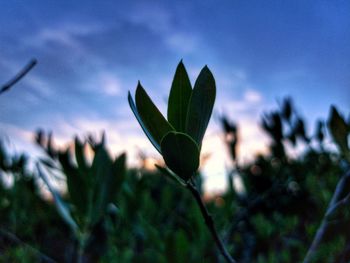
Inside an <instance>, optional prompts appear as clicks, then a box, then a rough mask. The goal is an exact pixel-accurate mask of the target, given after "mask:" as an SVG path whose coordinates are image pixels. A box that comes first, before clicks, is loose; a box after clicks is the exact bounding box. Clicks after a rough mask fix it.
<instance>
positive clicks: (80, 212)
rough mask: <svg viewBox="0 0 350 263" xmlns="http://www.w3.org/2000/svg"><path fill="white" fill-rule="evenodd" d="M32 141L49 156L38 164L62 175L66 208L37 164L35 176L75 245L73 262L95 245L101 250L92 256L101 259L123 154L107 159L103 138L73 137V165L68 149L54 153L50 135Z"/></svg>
mask: <svg viewBox="0 0 350 263" xmlns="http://www.w3.org/2000/svg"><path fill="white" fill-rule="evenodd" d="M36 141H37V142H38V143H39V145H40V146H41V147H42V148H43V149H44V150H45V152H46V153H47V155H48V157H49V159H47V158H46V159H41V164H42V165H44V166H45V167H46V168H47V169H48V170H49V171H51V172H52V173H53V172H54V171H55V170H56V171H57V169H59V170H60V171H61V172H62V173H63V175H64V176H65V179H66V182H67V192H68V195H69V199H68V201H69V205H68V204H67V203H66V202H65V201H64V200H63V199H62V198H61V197H60V195H59V194H58V193H57V192H56V191H55V190H54V189H53V188H52V187H51V186H50V183H49V181H48V180H47V178H46V176H45V174H44V171H43V169H42V168H41V165H38V173H39V175H40V176H41V178H42V179H43V180H44V182H45V183H46V185H47V186H48V188H49V190H50V192H51V194H52V195H53V197H54V200H55V204H56V207H57V210H58V212H59V213H60V215H61V216H62V218H63V219H64V221H65V222H66V223H67V224H68V225H69V227H70V228H71V231H72V232H73V234H74V236H75V238H76V240H77V242H78V245H77V260H76V261H77V262H79V263H80V262H83V256H84V251H85V250H86V249H87V248H88V247H91V246H92V245H94V246H96V245H97V243H98V245H99V247H101V249H102V251H98V255H96V256H101V254H102V253H103V250H104V249H103V247H104V245H103V244H105V242H106V240H105V236H106V235H107V234H106V233H105V230H104V220H105V218H106V216H107V215H108V206H109V205H110V204H112V203H113V201H114V197H115V195H116V194H117V192H118V191H119V190H120V187H121V185H122V182H123V180H124V174H125V169H126V168H125V159H126V156H125V154H121V155H120V156H119V157H117V158H116V159H114V160H113V159H111V157H110V156H109V154H108V152H107V150H106V148H105V146H104V137H103V138H102V140H101V142H96V141H95V140H94V139H93V138H92V137H89V139H88V140H86V141H85V142H84V143H82V142H81V141H80V140H79V139H78V138H76V139H75V142H74V150H75V155H74V158H75V162H74V159H73V156H72V155H71V153H70V149H69V147H68V148H67V149H66V150H63V151H61V150H57V149H56V148H55V147H54V146H53V142H52V136H51V135H49V136H48V138H47V139H46V138H45V136H44V134H43V132H41V131H39V132H38V133H37V136H36ZM88 146H89V147H90V149H91V150H92V151H93V154H94V157H93V160H92V163H91V164H89V163H88V160H87V156H86V150H87V147H88ZM56 163H58V164H59V165H56ZM92 247H93V246H92Z"/></svg>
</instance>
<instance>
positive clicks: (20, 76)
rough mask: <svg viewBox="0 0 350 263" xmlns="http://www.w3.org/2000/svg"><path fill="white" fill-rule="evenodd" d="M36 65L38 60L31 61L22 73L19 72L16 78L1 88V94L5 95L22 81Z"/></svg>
mask: <svg viewBox="0 0 350 263" xmlns="http://www.w3.org/2000/svg"><path fill="white" fill-rule="evenodd" d="M36 64H37V61H36V59H32V60H31V61H29V63H28V64H27V65H26V66H25V67H24V68H23V69H22V70H21V71H20V72H18V73H17V75H16V76H14V77H13V78H12V79H11V80H9V81H8V82H7V83H5V84H4V85H3V86H2V87H1V88H0V94H2V93H4V92H5V91H8V90H9V89H10V88H11V87H12V86H13V85H15V84H16V83H17V82H18V81H19V80H20V79H22V78H23V77H24V76H25V75H26V74H27V73H28V72H29V71H30V70H31V69H32V68H33V67H34V66H35V65H36Z"/></svg>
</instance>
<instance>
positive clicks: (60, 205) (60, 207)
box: [37, 164, 78, 233]
mask: <svg viewBox="0 0 350 263" xmlns="http://www.w3.org/2000/svg"><path fill="white" fill-rule="evenodd" d="M37 170H38V174H39V176H40V178H41V179H42V180H43V181H44V183H45V184H46V186H47V188H48V189H49V191H50V193H51V194H52V197H53V199H54V200H55V205H56V208H57V211H58V213H59V214H60V216H61V217H62V218H63V220H64V221H65V222H66V223H67V224H68V225H69V227H70V228H71V229H72V231H73V232H74V233H77V231H78V225H77V224H76V222H75V221H74V219H73V217H72V216H71V214H70V211H69V208H68V206H67V205H66V203H64V202H63V200H62V199H61V197H60V196H59V195H58V194H57V193H56V191H55V190H54V189H53V188H52V187H51V185H50V184H49V181H48V180H47V178H46V176H45V175H44V173H43V171H42V170H41V168H40V166H39V164H37Z"/></svg>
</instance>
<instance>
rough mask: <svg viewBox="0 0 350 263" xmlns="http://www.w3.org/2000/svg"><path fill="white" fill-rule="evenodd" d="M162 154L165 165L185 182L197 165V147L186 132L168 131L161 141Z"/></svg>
mask: <svg viewBox="0 0 350 263" xmlns="http://www.w3.org/2000/svg"><path fill="white" fill-rule="evenodd" d="M161 149H162V155H163V158H164V161H165V163H166V165H167V166H168V167H169V168H170V169H171V170H172V171H173V172H174V173H175V174H176V175H178V176H179V177H181V178H182V179H183V180H184V181H185V182H187V181H188V180H189V179H190V178H191V176H192V175H193V174H194V173H195V172H196V171H197V169H198V167H199V149H198V146H197V144H196V142H195V141H194V140H193V139H192V138H191V137H189V136H188V135H187V134H184V133H181V132H173V131H171V132H169V133H167V135H165V136H164V138H163V140H162V142H161Z"/></svg>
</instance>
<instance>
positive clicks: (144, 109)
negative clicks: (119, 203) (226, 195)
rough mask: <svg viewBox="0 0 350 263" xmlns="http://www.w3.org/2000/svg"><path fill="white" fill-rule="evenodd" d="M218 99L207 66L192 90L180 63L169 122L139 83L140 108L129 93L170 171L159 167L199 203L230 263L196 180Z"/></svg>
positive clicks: (146, 129)
mask: <svg viewBox="0 0 350 263" xmlns="http://www.w3.org/2000/svg"><path fill="white" fill-rule="evenodd" d="M215 96H216V85H215V80H214V77H213V75H212V73H211V72H210V70H209V68H208V67H207V66H205V67H204V68H203V69H202V70H201V72H200V73H199V76H198V78H197V80H196V82H195V84H194V88H193V89H192V86H191V82H190V80H189V78H188V74H187V72H186V69H185V67H184V65H183V63H182V61H181V62H180V63H179V65H178V67H177V69H176V72H175V76H174V79H173V82H172V86H171V90H170V95H169V101H168V111H167V117H168V120H166V119H165V118H164V117H163V115H162V114H161V112H160V111H159V110H158V108H157V107H156V106H155V105H154V103H153V102H152V100H151V99H150V97H149V96H148V95H147V93H146V91H145V90H144V89H143V87H142V86H141V83H140V82H139V83H138V85H137V88H136V95H135V100H136V105H135V103H134V101H133V99H132V97H131V94H130V92H129V95H128V101H129V104H130V107H131V109H132V111H133V113H134V115H135V117H136V119H137V120H138V122H139V124H140V125H141V127H142V129H143V131H144V132H145V134H146V135H147V137H148V139H149V140H150V141H151V143H152V144H153V146H154V147H155V148H156V149H157V151H158V152H159V153H160V154H161V155H162V156H163V159H164V161H165V163H166V165H167V167H168V168H169V169H168V168H163V167H159V166H157V167H158V169H160V170H161V171H163V172H164V173H165V174H167V175H169V176H170V177H173V178H175V179H176V180H177V181H178V182H179V183H180V184H181V185H183V186H185V187H187V188H188V189H189V190H190V191H191V193H192V194H193V196H194V198H195V200H196V201H197V203H198V205H199V207H200V209H201V212H202V214H203V217H204V220H205V223H206V225H207V226H208V229H209V231H210V232H211V234H212V236H213V238H214V240H215V242H216V244H217V246H218V248H219V250H220V252H221V253H222V255H223V256H224V258H225V259H226V260H227V262H235V261H234V260H233V259H232V258H231V256H230V255H229V253H228V252H227V250H226V249H225V247H224V245H223V243H222V242H221V240H220V239H219V237H218V234H217V231H216V230H215V227H214V222H213V220H212V218H211V216H210V215H209V213H208V211H207V209H206V207H205V205H204V203H203V201H202V199H201V196H200V193H199V191H198V190H197V188H196V185H195V181H194V180H193V177H194V176H195V174H196V172H197V170H198V167H199V159H200V150H201V146H202V140H203V137H204V134H205V131H206V129H207V126H208V123H209V120H210V116H211V113H212V109H213V106H214V101H215Z"/></svg>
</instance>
